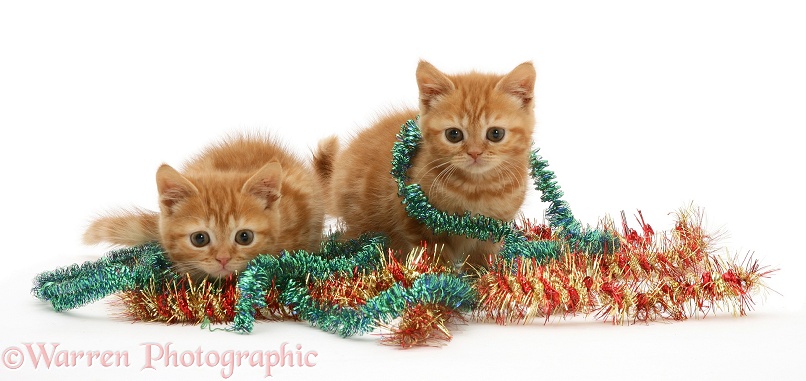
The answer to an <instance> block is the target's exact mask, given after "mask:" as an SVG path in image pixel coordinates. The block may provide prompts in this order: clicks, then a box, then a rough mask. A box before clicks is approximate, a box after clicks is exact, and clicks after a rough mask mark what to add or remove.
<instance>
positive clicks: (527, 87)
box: [495, 62, 537, 107]
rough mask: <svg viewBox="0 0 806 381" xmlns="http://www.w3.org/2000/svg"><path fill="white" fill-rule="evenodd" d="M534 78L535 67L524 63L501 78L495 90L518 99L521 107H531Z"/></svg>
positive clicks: (535, 75) (529, 63)
mask: <svg viewBox="0 0 806 381" xmlns="http://www.w3.org/2000/svg"><path fill="white" fill-rule="evenodd" d="M535 77H537V74H536V73H535V66H534V65H532V63H531V62H524V63H522V64H520V65H518V67H516V68H514V69H512V71H511V72H509V74H507V75H505V76H504V78H501V80H500V81H498V84H496V85H495V88H496V89H498V90H499V91H503V92H505V93H507V94H510V95H514V96H516V97H518V98H519V99H520V100H521V106H522V107H527V106H530V105H532V99H533V98H534V92H535Z"/></svg>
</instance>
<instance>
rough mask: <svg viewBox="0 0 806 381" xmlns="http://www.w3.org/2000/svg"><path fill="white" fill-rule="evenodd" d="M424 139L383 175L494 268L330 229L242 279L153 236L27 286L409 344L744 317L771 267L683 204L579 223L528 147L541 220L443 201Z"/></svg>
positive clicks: (53, 295)
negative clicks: (605, 323) (420, 156)
mask: <svg viewBox="0 0 806 381" xmlns="http://www.w3.org/2000/svg"><path fill="white" fill-rule="evenodd" d="M420 138H421V136H420V131H419V129H418V127H417V124H416V121H413V120H412V121H408V122H407V123H406V124H404V125H403V126H402V127H401V131H400V134H399V135H398V139H399V141H398V142H397V143H396V144H395V147H394V148H393V151H392V167H393V171H392V176H393V177H394V178H395V180H396V181H397V182H398V191H399V194H400V196H401V198H402V202H403V203H404V204H405V207H406V210H407V212H408V213H409V215H410V216H411V217H412V218H415V219H417V220H418V221H420V222H422V223H424V224H425V225H426V226H428V227H429V228H430V229H431V230H433V231H434V232H435V233H438V234H439V233H447V234H454V235H465V236H467V237H471V238H475V239H481V240H488V239H491V240H495V241H499V242H503V248H502V250H501V252H500V253H499V254H498V255H497V256H494V257H492V258H491V261H490V268H489V269H480V270H479V273H478V274H474V275H461V274H457V273H455V272H453V270H450V269H447V268H445V267H442V266H439V265H437V263H438V261H435V260H433V258H434V255H436V254H435V251H438V250H428V249H427V248H426V247H423V248H421V249H419V250H417V251H415V252H412V253H410V255H409V257H408V259H407V260H406V261H402V262H401V261H397V260H396V259H395V257H394V256H392V255H390V253H388V252H387V249H386V248H385V246H384V242H385V240H384V238H383V237H376V236H365V237H361V238H359V239H356V240H351V241H346V242H340V241H337V240H336V239H333V238H332V237H331V239H328V240H326V241H324V242H323V243H322V246H321V250H320V252H319V253H308V252H305V251H298V252H293V253H289V252H283V253H281V254H280V255H279V256H272V255H262V256H258V257H257V258H255V259H254V260H253V261H251V262H250V263H249V265H248V266H247V268H246V270H245V271H244V272H242V273H241V274H239V275H238V277H237V279H234V278H228V279H223V280H218V281H206V280H205V281H202V282H198V283H194V282H193V281H191V280H190V279H189V278H185V277H181V276H178V275H176V274H175V273H173V272H172V271H171V270H170V263H169V262H168V261H167V260H166V258H165V255H164V252H163V249H162V248H161V247H159V245H156V244H148V245H143V246H139V247H135V248H129V249H123V250H118V251H113V252H111V253H109V254H107V255H106V256H104V257H103V258H101V259H100V260H98V261H95V262H87V263H84V264H82V265H73V266H70V267H66V268H62V269H57V270H54V271H50V272H45V273H42V274H40V275H39V276H37V278H36V279H35V282H34V287H33V290H32V292H33V293H34V295H35V296H36V297H38V298H40V299H42V300H46V301H50V302H51V304H52V305H53V307H54V309H56V310H58V311H61V310H67V309H72V308H77V307H80V306H82V305H84V304H87V303H91V302H93V301H96V300H98V299H101V298H103V297H105V296H108V295H111V294H115V293H117V294H118V295H119V297H120V300H121V301H122V302H123V305H124V306H125V309H126V312H125V314H126V315H127V316H129V317H130V318H132V319H135V320H144V321H160V322H166V323H189V324H206V323H226V322H231V323H232V325H231V326H230V327H229V328H228V330H231V331H235V332H241V333H246V332H251V331H252V329H253V327H254V322H255V320H257V319H300V320H305V321H309V322H310V323H311V324H313V325H316V326H318V327H319V328H321V329H323V330H325V331H328V332H333V333H337V334H339V335H342V336H350V335H355V334H364V333H367V332H371V331H373V330H375V329H377V328H385V329H386V330H387V331H388V332H387V333H383V334H382V339H381V341H382V342H383V343H385V344H394V345H399V346H402V347H404V348H408V347H411V346H420V345H435V344H440V343H444V342H446V341H448V340H450V339H451V334H450V331H449V326H450V324H451V323H452V322H457V321H465V319H466V317H468V316H472V317H474V318H475V319H479V320H494V321H496V322H498V323H499V324H507V323H513V322H518V323H526V322H530V321H532V320H534V319H535V318H544V319H545V321H546V322H548V321H549V318H550V317H551V316H554V315H560V316H569V315H590V314H593V315H595V316H596V317H597V318H599V319H604V320H610V321H612V322H614V323H622V324H626V323H635V322H639V321H640V322H646V321H652V320H656V319H664V318H668V319H675V320H682V319H686V318H688V317H690V316H697V315H699V314H700V313H701V314H702V315H703V316H705V315H707V314H708V313H711V312H712V311H715V310H721V309H729V310H732V311H733V312H734V313H737V314H739V315H744V314H745V313H746V312H747V311H748V310H749V309H751V308H752V299H751V298H750V296H751V295H752V294H753V293H755V292H757V291H759V290H762V289H764V288H765V285H764V284H763V282H762V281H763V279H764V278H767V277H769V275H770V274H771V273H772V272H773V271H775V270H770V269H767V268H766V267H762V266H760V265H759V264H758V263H757V262H756V261H754V260H751V259H749V258H746V259H745V260H744V261H742V262H741V263H736V261H735V260H734V261H731V260H728V259H724V258H720V257H718V256H715V255H714V252H715V249H714V248H713V247H712V245H713V242H712V239H711V237H710V236H709V235H708V234H707V233H706V232H704V231H703V228H702V226H701V225H702V221H701V216H700V215H698V214H697V213H696V212H695V211H690V210H685V211H682V212H680V213H679V214H678V218H677V223H676V225H675V228H674V230H672V231H671V232H670V233H668V234H656V233H655V232H654V231H653V229H652V228H651V227H650V226H649V225H648V224H646V223H645V222H644V221H643V216H642V215H641V213H640V212H638V214H639V216H640V219H639V224H640V232H639V231H636V230H633V229H631V228H629V227H628V226H627V224H626V222H623V223H622V226H621V232H619V231H618V229H616V228H615V225H614V224H613V223H612V222H610V221H605V222H604V223H602V224H600V225H599V227H598V228H595V229H594V228H590V227H587V226H583V225H582V224H581V223H580V222H579V221H577V220H576V219H575V218H574V216H573V214H572V213H571V210H570V208H569V207H568V204H567V203H566V202H565V201H563V200H562V199H561V197H562V191H561V190H560V188H559V186H558V185H557V183H556V181H555V180H554V179H555V176H554V173H553V172H551V171H549V170H548V169H547V166H548V164H547V162H546V161H545V160H543V159H542V158H541V157H540V156H539V155H538V154H537V150H535V151H533V152H532V153H531V156H530V163H531V166H532V171H531V175H532V178H533V179H534V182H535V186H536V189H537V190H539V191H541V192H542V197H541V200H543V201H544V202H548V203H549V208H548V210H547V211H546V218H547V219H548V221H549V224H548V225H538V224H533V223H531V222H529V221H524V222H523V224H522V225H521V226H517V225H515V224H514V223H512V222H504V221H498V220H495V219H491V218H488V217H485V216H480V215H471V214H469V213H467V214H464V215H455V214H447V213H444V212H442V211H439V210H437V209H436V208H434V207H433V206H432V205H431V204H430V203H429V202H428V200H427V198H426V196H425V195H424V194H423V192H422V190H421V189H420V186H419V185H418V184H408V185H407V184H406V181H407V180H408V178H407V176H406V172H407V171H408V169H409V167H410V160H411V158H412V157H413V156H414V154H415V153H416V150H417V146H418V144H419V140H420ZM622 220H623V221H624V220H625V219H624V216H623V215H622Z"/></svg>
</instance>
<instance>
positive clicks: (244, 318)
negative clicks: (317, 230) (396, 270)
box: [232, 236, 384, 332]
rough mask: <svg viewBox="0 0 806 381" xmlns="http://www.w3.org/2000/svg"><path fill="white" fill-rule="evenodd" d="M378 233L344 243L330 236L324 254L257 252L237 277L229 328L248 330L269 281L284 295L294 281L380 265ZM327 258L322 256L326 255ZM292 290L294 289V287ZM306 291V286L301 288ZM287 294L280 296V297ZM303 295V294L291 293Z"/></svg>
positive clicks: (239, 330)
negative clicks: (233, 317)
mask: <svg viewBox="0 0 806 381" xmlns="http://www.w3.org/2000/svg"><path fill="white" fill-rule="evenodd" d="M383 242H384V239H383V238H382V237H377V236H376V237H373V236H363V237H359V238H358V239H356V240H352V241H348V242H346V243H343V244H341V243H339V242H335V241H333V240H329V241H327V243H326V244H324V245H323V250H322V252H323V253H324V254H319V255H313V254H310V253H308V252H305V251H302V250H300V251H297V252H295V253H293V254H288V253H284V254H283V255H281V256H279V257H274V256H271V255H261V256H258V257H256V258H255V259H253V260H252V261H250V262H249V264H248V265H247V267H246V270H244V272H243V273H241V274H240V276H239V277H238V289H239V290H240V291H241V296H240V299H239V300H238V303H237V304H236V305H235V310H236V315H235V320H234V322H233V325H232V329H233V330H235V331H237V332H251V331H252V327H253V325H254V322H255V315H254V312H253V311H254V309H255V308H262V307H265V304H266V302H265V297H266V292H267V290H268V289H269V287H271V286H272V285H273V284H276V285H278V286H280V287H281V295H285V293H286V291H289V290H290V289H291V288H292V287H294V285H295V284H297V283H300V282H301V283H303V284H304V283H305V282H307V281H308V280H309V278H311V279H313V280H319V279H325V278H327V277H329V276H331V275H333V274H339V273H341V274H344V273H352V272H353V271H356V270H358V271H360V270H375V269H376V268H377V267H378V266H379V265H380V259H381V255H382V244H383ZM344 249H351V251H348V253H349V254H348V255H343V256H335V255H333V254H334V252H338V251H347V250H344ZM328 257H329V258H330V259H326V258H328ZM295 290H296V289H295ZM305 293H307V290H305ZM284 297H285V298H289V296H282V297H281V299H282V298H284ZM295 297H296V298H303V297H304V295H295Z"/></svg>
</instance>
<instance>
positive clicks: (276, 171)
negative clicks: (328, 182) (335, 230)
mask: <svg viewBox="0 0 806 381" xmlns="http://www.w3.org/2000/svg"><path fill="white" fill-rule="evenodd" d="M157 188H158V191H159V206H160V212H159V213H156V212H151V211H144V210H134V211H123V212H119V213H117V214H114V215H110V216H106V217H101V218H99V219H97V220H95V221H94V222H93V223H92V224H91V225H90V227H89V228H88V229H87V231H86V233H85V234H84V241H85V242H86V243H88V244H93V243H100V242H108V243H112V244H117V245H125V246H133V245H139V244H143V243H146V242H151V241H159V242H160V244H161V245H162V246H163V247H164V248H165V250H166V252H167V255H168V258H169V259H170V260H171V261H172V262H173V264H174V268H175V269H176V270H177V271H178V272H186V273H188V274H190V275H191V276H193V277H196V278H202V277H204V276H210V277H213V278H215V277H224V276H227V275H229V274H231V273H233V272H237V271H241V270H243V269H245V268H246V264H247V263H248V262H249V261H250V260H251V259H252V258H254V257H255V256H257V255H258V254H274V255H276V254H279V253H280V251H281V250H289V251H290V250H298V249H303V250H308V251H316V250H317V249H318V248H319V242H320V240H321V238H322V225H323V221H324V210H323V205H322V202H321V197H322V196H321V194H320V192H319V187H318V183H317V179H316V176H315V175H314V173H313V171H311V169H310V168H308V167H307V166H306V165H305V164H303V163H302V162H301V161H300V160H299V159H297V158H296V157H294V156H293V155H292V154H291V153H289V152H287V151H286V150H285V149H284V148H283V147H282V146H281V145H280V144H278V143H277V142H275V141H274V140H272V139H270V138H266V137H257V136H239V137H235V138H232V139H228V140H225V141H223V142H222V143H220V144H217V145H214V146H211V147H208V148H207V149H206V150H204V151H203V152H202V153H201V155H199V156H198V157H196V158H195V159H193V160H191V161H190V162H189V163H188V164H187V165H186V166H185V168H184V170H183V171H182V172H181V173H180V172H178V171H176V170H175V169H173V168H172V167H170V166H168V165H167V164H163V165H162V166H161V167H160V168H159V170H157Z"/></svg>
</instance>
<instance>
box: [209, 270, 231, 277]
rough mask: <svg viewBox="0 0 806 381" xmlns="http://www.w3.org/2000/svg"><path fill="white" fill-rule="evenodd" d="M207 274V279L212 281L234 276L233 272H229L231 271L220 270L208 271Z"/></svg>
mask: <svg viewBox="0 0 806 381" xmlns="http://www.w3.org/2000/svg"><path fill="white" fill-rule="evenodd" d="M206 273H207V277H208V278H210V279H219V278H226V277H228V276H230V275H232V274H234V272H233V271H229V270H226V269H218V270H215V271H207V272H206Z"/></svg>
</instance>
